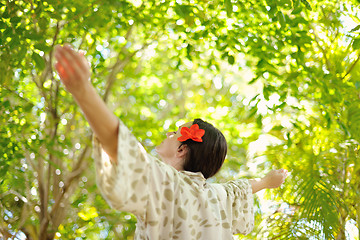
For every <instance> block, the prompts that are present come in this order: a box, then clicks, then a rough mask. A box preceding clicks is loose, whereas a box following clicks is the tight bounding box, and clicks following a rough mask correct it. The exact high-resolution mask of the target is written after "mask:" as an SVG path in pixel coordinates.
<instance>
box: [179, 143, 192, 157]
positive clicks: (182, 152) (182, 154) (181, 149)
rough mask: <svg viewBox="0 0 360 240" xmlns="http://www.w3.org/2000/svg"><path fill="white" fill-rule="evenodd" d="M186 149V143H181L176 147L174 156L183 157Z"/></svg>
mask: <svg viewBox="0 0 360 240" xmlns="http://www.w3.org/2000/svg"><path fill="white" fill-rule="evenodd" d="M188 151H189V147H188V146H187V145H186V144H181V145H180V146H179V147H178V149H177V153H176V157H177V158H182V159H185V157H186V154H187V153H188Z"/></svg>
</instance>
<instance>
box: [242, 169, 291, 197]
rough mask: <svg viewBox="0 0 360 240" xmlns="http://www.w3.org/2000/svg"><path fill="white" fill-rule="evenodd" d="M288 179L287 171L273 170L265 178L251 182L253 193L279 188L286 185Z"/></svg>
mask: <svg viewBox="0 0 360 240" xmlns="http://www.w3.org/2000/svg"><path fill="white" fill-rule="evenodd" d="M286 177H287V170H285V169H279V170H272V171H270V172H269V173H268V174H266V176H265V177H263V178H261V179H259V180H256V179H251V180H249V182H250V184H251V188H252V193H256V192H258V191H260V190H262V189H265V188H278V187H280V186H281V184H283V183H284V181H285V179H286Z"/></svg>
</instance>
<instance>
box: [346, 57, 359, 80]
mask: <svg viewBox="0 0 360 240" xmlns="http://www.w3.org/2000/svg"><path fill="white" fill-rule="evenodd" d="M359 60H360V55H359V56H358V57H357V59H356V60H355V62H354V63H353V64H352V65H351V67H350V68H349V70H348V71H347V72H346V74H345V75H344V76H343V77H342V78H341V79H342V80H343V79H344V78H345V77H346V76H347V75H349V74H350V73H351V71H352V70H353V69H354V67H355V65H356V64H357V63H358V61H359Z"/></svg>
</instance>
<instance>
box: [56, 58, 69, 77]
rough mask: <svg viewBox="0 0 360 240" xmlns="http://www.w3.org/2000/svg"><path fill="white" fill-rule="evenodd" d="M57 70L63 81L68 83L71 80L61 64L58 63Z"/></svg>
mask: <svg viewBox="0 0 360 240" xmlns="http://www.w3.org/2000/svg"><path fill="white" fill-rule="evenodd" d="M55 69H56V71H57V72H58V73H59V76H60V78H61V79H62V80H64V81H66V80H67V79H68V78H69V76H68V74H67V73H66V71H65V69H64V67H63V66H62V65H61V63H60V62H57V63H56V64H55Z"/></svg>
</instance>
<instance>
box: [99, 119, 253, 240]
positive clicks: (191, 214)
mask: <svg viewBox="0 0 360 240" xmlns="http://www.w3.org/2000/svg"><path fill="white" fill-rule="evenodd" d="M94 159H95V163H96V176H97V184H98V186H99V188H100V191H101V192H102V194H103V196H104V198H105V199H106V200H107V202H108V203H109V205H110V206H111V207H113V208H115V209H117V210H119V211H127V212H131V213H133V214H134V215H135V216H136V217H137V220H138V222H137V225H136V231H135V239H152V240H157V239H159V240H162V239H164V240H165V239H166V240H169V239H181V240H185V239H186V240H187V239H189V240H191V239H206V240H220V239H224V240H227V239H232V236H233V234H237V233H241V234H248V233H249V232H250V231H251V230H252V229H253V226H254V212H253V196H252V189H251V185H250V184H249V181H248V180H235V181H230V182H227V183H224V184H214V183H208V182H206V181H205V178H204V177H203V175H202V174H201V173H200V172H197V173H194V172H187V171H181V172H180V171H177V170H176V169H175V168H173V167H172V166H170V165H168V164H165V163H163V162H161V161H160V160H158V159H156V158H155V157H153V156H151V155H149V154H148V153H147V152H146V151H145V150H144V148H143V147H142V146H141V144H140V143H139V142H138V141H137V140H136V138H135V137H134V136H133V135H132V134H131V133H130V131H129V130H128V128H127V127H126V126H125V125H124V124H123V123H122V122H121V121H120V126H119V136H118V159H117V164H114V163H112V162H110V160H109V158H108V157H107V155H106V154H105V153H104V152H103V151H101V148H100V145H99V143H98V142H97V141H95V150H94Z"/></svg>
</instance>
